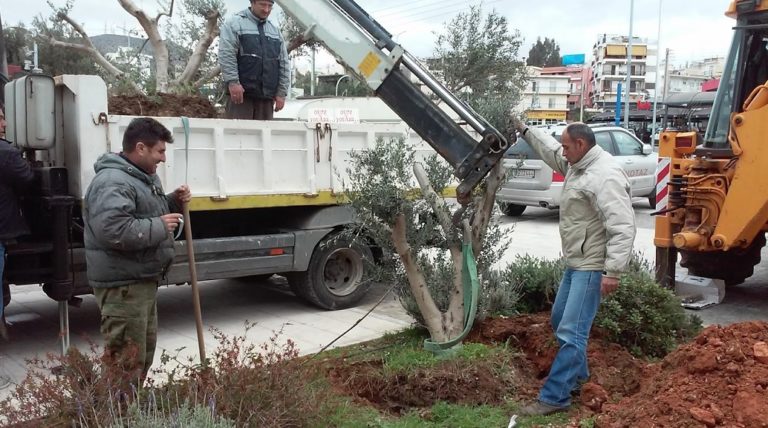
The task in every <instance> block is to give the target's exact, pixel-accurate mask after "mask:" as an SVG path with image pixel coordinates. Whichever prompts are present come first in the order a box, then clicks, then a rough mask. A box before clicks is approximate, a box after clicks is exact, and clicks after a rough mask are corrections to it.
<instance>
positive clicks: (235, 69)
mask: <svg viewBox="0 0 768 428" xmlns="http://www.w3.org/2000/svg"><path fill="white" fill-rule="evenodd" d="M273 6H274V1H272V0H251V7H250V8H248V9H245V10H243V11H240V12H238V13H236V14H235V16H233V17H232V18H230V19H229V20H227V22H225V23H224V25H222V26H221V36H220V37H219V65H220V66H221V74H222V77H223V78H224V83H225V84H226V85H227V90H228V92H229V99H228V100H227V106H226V115H227V118H228V119H256V120H271V119H272V118H273V117H274V112H276V111H280V110H282V109H283V106H284V105H285V97H286V95H287V94H288V85H289V83H290V76H291V71H290V64H289V62H288V51H287V50H286V48H285V41H284V40H283V36H282V35H281V34H280V30H279V29H278V28H277V27H276V26H275V25H274V24H272V22H271V21H269V20H267V18H268V17H269V14H270V13H271V12H272V7H273Z"/></svg>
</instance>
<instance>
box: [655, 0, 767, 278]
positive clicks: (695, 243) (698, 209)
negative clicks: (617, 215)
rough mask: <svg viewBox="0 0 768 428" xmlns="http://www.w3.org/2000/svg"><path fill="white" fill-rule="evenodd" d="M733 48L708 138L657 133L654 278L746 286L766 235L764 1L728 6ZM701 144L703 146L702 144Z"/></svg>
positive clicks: (688, 132)
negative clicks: (681, 275)
mask: <svg viewBox="0 0 768 428" xmlns="http://www.w3.org/2000/svg"><path fill="white" fill-rule="evenodd" d="M726 15H727V16H729V17H731V18H734V19H735V21H736V25H735V27H734V33H733V41H732V43H731V47H730V50H729V53H728V56H727V59H726V63H725V69H724V71H723V76H722V77H721V79H720V85H719V88H718V90H717V95H716V96H715V99H714V103H713V105H712V110H711V115H710V117H709V122H708V125H707V129H706V132H705V134H704V136H703V138H701V136H700V134H699V133H697V132H696V130H685V129H682V130H680V129H678V130H675V131H666V132H662V134H661V137H660V144H659V166H658V168H657V179H658V180H657V182H658V184H657V196H656V199H657V205H656V208H657V210H658V211H657V212H656V213H655V214H656V215H657V216H656V231H655V238H654V245H655V246H656V278H657V280H658V281H659V282H660V283H661V284H663V285H666V286H673V285H674V281H675V267H676V264H677V261H678V256H679V258H680V265H681V266H682V267H684V268H687V269H688V271H689V273H690V274H691V275H695V276H700V277H706V278H714V279H720V280H722V281H724V282H725V285H726V286H727V285H733V284H739V283H742V282H744V281H745V280H746V279H747V278H749V277H750V276H752V274H753V272H754V266H755V265H756V264H758V263H759V262H760V252H761V249H762V248H763V247H764V246H765V243H766V239H765V232H766V230H768V193H766V191H765V189H766V188H768V174H766V173H765V171H763V169H764V168H766V166H768V140H767V139H768V81H767V80H768V42H767V41H768V1H766V0H734V1H731V2H730V5H729V7H728V10H727V12H726ZM700 140H701V141H700Z"/></svg>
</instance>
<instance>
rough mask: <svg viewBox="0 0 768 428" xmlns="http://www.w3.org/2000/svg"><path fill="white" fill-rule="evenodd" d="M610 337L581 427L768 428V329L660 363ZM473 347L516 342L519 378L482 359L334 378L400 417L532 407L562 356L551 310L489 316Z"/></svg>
mask: <svg viewBox="0 0 768 428" xmlns="http://www.w3.org/2000/svg"><path fill="white" fill-rule="evenodd" d="M601 336H602V334H601V332H600V331H599V330H597V329H595V330H593V332H592V338H591V339H590V344H589V348H588V352H587V353H588V359H589V367H590V372H591V377H590V382H589V383H587V384H585V385H584V386H583V387H582V390H581V395H580V396H579V397H577V398H575V399H574V403H575V404H581V405H580V406H576V407H575V409H576V410H573V411H572V412H571V417H572V420H573V421H574V423H576V422H577V421H579V420H582V419H584V418H590V417H594V418H595V426H596V427H599V428H625V427H626V428H629V427H633V428H634V427H718V426H723V427H743V428H752V427H768V323H765V322H748V323H740V324H733V325H731V326H728V327H720V326H711V327H708V328H707V329H705V330H704V331H702V333H701V334H700V335H699V336H698V337H697V338H696V339H695V340H694V341H693V342H691V343H689V344H686V345H683V346H681V347H679V348H678V349H677V350H675V351H674V352H672V353H671V354H669V355H668V356H667V357H666V358H664V359H663V360H661V361H655V362H647V361H644V360H641V359H638V358H635V357H633V356H632V355H631V354H630V353H629V352H627V351H626V350H625V349H624V348H622V347H620V346H619V345H616V344H614V343H610V342H607V341H606V340H604V339H603V338H602V337H601ZM466 341H467V342H479V343H492V344H499V343H508V344H509V355H510V358H511V359H510V360H508V361H504V362H503V366H504V367H511V369H512V370H510V373H513V375H511V377H508V378H507V379H500V378H499V375H498V373H499V370H498V367H500V366H501V365H500V364H499V362H498V361H496V362H493V361H490V362H489V361H487V360H484V359H478V360H477V361H472V362H465V363H464V364H465V365H464V366H458V365H455V364H456V363H451V362H450V361H449V362H446V363H445V364H444V365H441V366H438V367H431V368H425V369H420V370H418V371H416V372H414V373H407V374H402V373H401V374H392V373H390V374H387V370H386V369H385V368H384V367H383V365H382V364H381V363H380V362H358V363H349V362H347V363H344V362H340V363H339V364H334V366H333V367H334V368H333V369H332V370H331V373H330V377H331V379H332V382H333V383H334V385H336V386H337V387H338V388H339V389H341V390H342V392H344V393H345V394H348V395H351V396H353V397H358V398H359V399H362V400H364V401H365V402H367V403H369V404H372V405H374V406H375V407H377V408H379V409H383V410H387V411H390V412H393V413H402V412H403V411H405V410H408V409H410V408H420V407H422V408H423V407H428V406H430V405H432V404H434V402H436V401H438V400H442V401H448V402H454V403H464V404H482V403H488V404H494V403H500V402H503V401H504V400H506V399H513V400H516V401H521V402H525V401H528V400H531V399H534V398H535V397H536V396H537V394H538V390H539V388H540V387H541V385H542V384H543V382H544V379H545V377H546V376H547V374H548V372H549V368H550V365H551V364H552V360H553V359H554V356H555V354H556V353H557V349H558V346H557V342H556V340H555V338H554V335H553V334H552V329H551V327H550V325H549V314H548V313H541V314H535V315H522V316H517V317H510V318H504V317H502V318H490V319H487V320H485V321H483V322H480V323H477V324H476V325H475V328H474V329H473V331H472V333H471V334H470V336H469V337H468V338H467V340H466ZM516 350H519V351H520V353H517V351H516ZM451 364H454V365H451ZM574 426H576V425H574Z"/></svg>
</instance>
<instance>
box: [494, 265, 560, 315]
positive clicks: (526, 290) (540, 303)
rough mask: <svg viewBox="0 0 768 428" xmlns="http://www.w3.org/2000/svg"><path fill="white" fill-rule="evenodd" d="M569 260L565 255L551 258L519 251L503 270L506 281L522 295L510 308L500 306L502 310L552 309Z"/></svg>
mask: <svg viewBox="0 0 768 428" xmlns="http://www.w3.org/2000/svg"><path fill="white" fill-rule="evenodd" d="M564 270H565V262H564V261H563V259H562V258H560V259H557V260H547V259H544V258H539V257H533V256H530V255H528V254H525V255H522V256H521V255H518V256H517V257H516V258H515V261H514V262H512V263H510V265H509V266H507V268H506V269H504V270H503V271H502V273H501V275H502V277H503V281H502V282H504V283H507V284H509V286H510V287H512V288H513V289H515V290H519V291H518V293H520V296H519V297H518V298H517V299H516V301H515V302H514V306H512V307H509V308H506V309H504V308H499V310H498V313H502V314H503V313H505V312H522V313H535V312H541V311H546V310H549V309H552V303H554V301H555V293H556V292H557V287H558V286H559V285H560V279H561V278H562V277H563V271H564Z"/></svg>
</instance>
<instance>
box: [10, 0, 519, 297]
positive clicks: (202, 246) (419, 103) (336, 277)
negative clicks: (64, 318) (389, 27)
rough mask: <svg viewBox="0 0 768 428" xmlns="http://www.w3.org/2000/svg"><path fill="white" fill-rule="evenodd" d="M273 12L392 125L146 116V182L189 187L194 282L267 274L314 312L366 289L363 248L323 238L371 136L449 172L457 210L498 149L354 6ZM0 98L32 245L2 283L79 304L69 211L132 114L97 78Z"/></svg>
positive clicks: (20, 89) (35, 85)
mask: <svg viewBox="0 0 768 428" xmlns="http://www.w3.org/2000/svg"><path fill="white" fill-rule="evenodd" d="M278 3H280V5H281V6H282V7H283V9H284V10H285V11H286V12H287V13H288V14H290V15H292V16H293V17H294V18H295V19H296V20H297V21H298V22H299V23H301V24H302V25H303V26H304V27H305V28H308V29H309V30H308V31H307V35H308V36H311V37H315V38H316V39H318V40H320V41H321V42H323V43H324V44H325V45H326V47H327V48H328V49H329V50H330V51H331V52H333V53H335V54H336V55H337V57H338V58H339V60H340V61H343V62H344V63H346V64H347V65H348V66H349V67H350V68H351V69H352V70H354V72H355V73H356V74H357V77H358V78H360V79H361V80H363V81H364V82H366V83H367V84H368V85H369V86H370V87H371V88H373V89H374V91H375V92H376V93H377V95H378V96H379V98H380V99H381V100H382V101H383V102H384V103H385V104H386V105H387V106H389V108H391V110H392V111H394V113H396V114H397V115H398V116H399V117H400V118H401V120H397V119H394V116H392V117H390V118H384V119H383V120H376V119H375V118H367V117H365V114H364V112H361V109H359V108H358V109H355V107H354V106H349V105H342V106H341V107H339V106H338V105H336V106H331V107H329V106H327V105H325V106H324V105H320V106H317V107H315V108H313V109H312V114H309V113H307V115H308V116H311V117H304V114H302V113H297V116H296V117H294V119H292V120H274V121H244V120H227V119H201V118H189V119H187V118H180V117H157V118H156V119H158V120H159V121H160V122H162V123H163V124H164V125H165V126H166V127H168V128H169V129H171V130H172V132H173V134H174V139H175V143H174V144H173V145H169V151H168V153H167V161H166V162H165V164H163V165H162V166H161V168H160V169H159V170H158V174H159V175H160V177H161V179H162V181H163V185H164V187H165V189H173V188H175V187H176V186H178V185H180V184H183V183H187V184H189V186H190V188H191V190H192V194H193V199H192V202H191V203H190V211H191V220H192V225H193V238H194V249H195V254H196V257H195V258H196V262H197V263H196V265H197V274H198V279H200V280H207V279H217V278H233V277H243V276H251V275H271V274H274V273H279V274H284V275H286V276H287V277H288V279H289V282H290V284H291V286H292V289H293V290H294V291H295V292H296V294H297V295H299V296H301V297H303V298H305V299H306V300H308V301H310V302H312V303H314V304H315V305H318V306H320V307H322V308H325V309H336V308H342V307H348V306H351V305H354V304H355V303H357V302H358V301H359V300H360V298H361V297H362V296H363V295H364V294H365V292H366V290H367V288H368V284H367V282H365V281H361V279H362V277H363V274H364V263H363V261H364V259H366V258H370V257H375V256H377V254H375V253H376V247H375V245H374V243H373V242H370V244H371V245H369V246H366V245H359V244H353V243H350V242H348V241H346V240H344V239H336V238H337V236H338V235H339V233H340V232H341V231H342V230H343V229H344V228H345V227H346V226H348V225H349V224H350V223H352V222H354V221H355V220H354V215H353V213H352V212H351V210H350V209H348V208H347V207H346V206H344V205H343V203H341V201H340V199H339V196H341V192H342V186H341V182H340V180H339V179H340V178H341V179H344V177H345V174H346V168H347V161H348V159H349V153H350V152H351V151H353V150H363V149H365V148H367V147H370V146H372V144H374V142H375V141H376V139H377V138H379V137H381V138H384V139H385V140H389V139H391V138H400V137H405V138H407V139H410V140H411V141H412V142H414V143H416V144H420V146H419V147H420V148H421V149H423V150H424V151H425V152H432V151H433V150H435V151H437V152H438V153H439V154H440V155H441V156H443V157H444V158H445V159H446V160H447V161H448V162H449V163H450V164H451V165H452V166H453V167H454V168H455V175H456V176H457V178H458V179H459V181H460V183H459V185H458V187H457V196H458V197H459V199H465V198H466V196H467V195H468V194H469V192H470V191H471V190H472V188H473V187H474V186H475V185H476V184H477V183H478V182H479V181H480V180H481V179H482V178H483V177H484V176H485V175H486V174H487V172H488V171H489V170H490V169H491V168H492V167H493V166H494V164H495V163H496V162H497V161H498V160H499V158H500V157H501V156H502V155H503V153H504V151H505V149H506V148H507V142H506V141H505V139H504V137H503V136H502V135H501V134H500V133H499V132H498V131H496V130H495V129H493V127H492V126H490V125H489V124H488V123H487V122H486V121H484V120H483V119H482V118H481V117H479V116H478V115H477V114H476V113H474V112H473V111H471V109H469V108H468V107H467V106H465V105H464V104H463V103H461V101H459V100H458V99H456V98H455V97H454V96H453V95H452V94H450V93H449V92H448V91H447V90H445V88H443V87H442V85H440V84H439V83H438V82H437V81H436V80H435V79H434V78H433V77H432V76H431V75H429V73H427V72H426V71H425V70H423V69H422V68H421V67H420V66H419V65H418V63H417V62H416V61H415V60H414V59H413V58H412V57H410V55H408V54H407V53H406V52H405V51H404V50H403V49H402V48H401V47H400V46H399V45H397V44H395V43H394V42H393V41H392V39H391V36H390V35H389V33H387V32H386V31H385V30H384V29H383V28H381V27H380V26H379V25H378V24H377V23H376V22H375V21H373V20H372V19H371V18H370V17H368V15H367V14H365V12H364V11H362V9H360V8H359V7H358V6H357V5H356V4H355V3H354V2H352V1H348V0H300V1H280V0H278ZM413 80H417V81H418V82H417V83H414V82H413ZM422 86H425V87H427V88H429V90H430V91H431V92H432V94H433V97H430V96H428V95H426V94H425V93H424V92H423V90H422ZM433 98H436V99H437V100H433ZM5 100H6V103H5V104H6V116H7V118H8V128H7V135H8V139H9V140H10V141H12V142H13V143H14V144H16V145H17V146H18V147H19V148H20V149H21V150H23V151H24V153H25V157H26V159H27V160H29V161H30V162H31V163H32V164H33V165H34V169H35V172H36V175H37V177H38V184H37V186H36V187H35V190H34V191H33V192H30V194H28V195H26V196H25V198H24V211H25V214H26V216H27V218H28V221H29V223H30V224H31V228H32V230H33V234H32V236H30V237H28V238H27V239H24V240H21V241H20V242H19V243H18V244H16V245H12V246H9V247H8V257H9V262H8V264H7V265H6V266H7V278H8V279H9V280H10V282H11V283H13V284H43V289H44V290H45V292H46V293H47V294H48V295H49V296H50V297H52V298H53V299H55V300H57V301H59V302H66V301H68V300H70V299H72V298H73V297H74V296H77V295H81V294H86V293H90V288H89V286H88V283H87V280H86V276H85V271H86V268H87V267H86V265H85V258H84V251H83V238H82V218H81V214H80V212H81V209H80V208H81V207H80V205H81V201H82V197H83V195H84V194H85V191H86V189H87V187H88V184H89V183H90V181H91V179H92V178H93V177H94V175H95V173H94V171H93V164H94V161H95V160H96V159H97V158H98V156H99V155H101V154H102V153H105V152H108V151H115V152H116V151H119V150H120V146H121V139H122V133H123V131H124V129H125V127H126V126H127V125H128V123H129V122H130V120H131V119H133V117H131V116H120V115H110V114H109V111H108V106H107V87H106V85H105V83H104V82H103V81H102V80H101V79H100V78H99V77H96V76H81V75H63V76H58V77H56V78H52V77H48V76H44V75H34V74H33V75H29V76H26V77H24V78H22V79H18V80H16V81H12V82H10V83H8V84H7V85H6V88H5ZM289 105H290V104H289ZM446 110H447V111H448V112H446ZM355 111H357V116H358V118H357V119H358V120H356V119H355V116H356V115H355ZM350 118H351V119H350ZM393 119H394V120H393ZM427 143H428V145H427ZM430 146H431V147H430ZM176 250H177V251H176V254H177V256H176V259H175V262H174V267H173V268H172V269H171V270H170V273H169V275H168V278H167V281H168V283H184V282H187V281H189V280H190V278H189V277H188V276H189V274H188V272H189V270H188V266H187V265H186V264H187V256H186V253H187V252H186V241H184V240H177V241H176ZM62 304H63V305H65V303H62Z"/></svg>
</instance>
